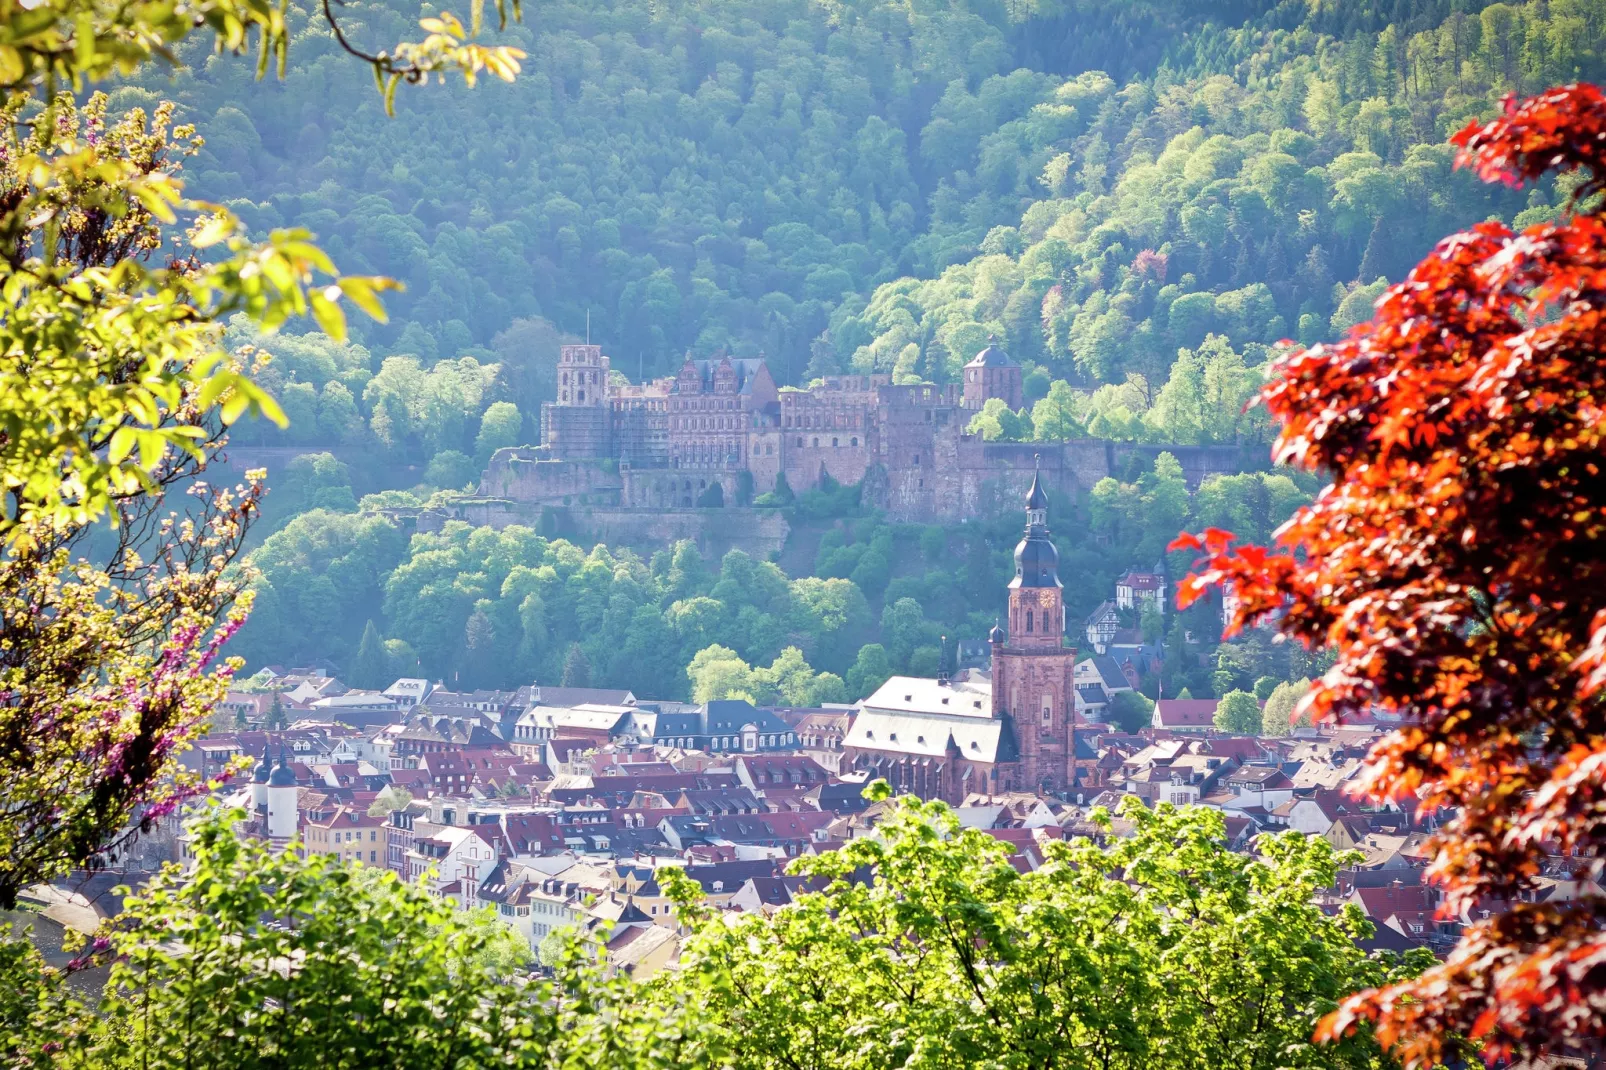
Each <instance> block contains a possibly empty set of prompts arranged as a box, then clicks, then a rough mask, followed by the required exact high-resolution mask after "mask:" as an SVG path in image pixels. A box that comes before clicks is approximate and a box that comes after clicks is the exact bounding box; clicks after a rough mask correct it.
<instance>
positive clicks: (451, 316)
mask: <svg viewBox="0 0 1606 1070" xmlns="http://www.w3.org/2000/svg"><path fill="white" fill-rule="evenodd" d="M1449 6H1450V5H1448V4H1435V3H1410V4H1406V3H1398V4H1395V5H1392V9H1390V7H1389V6H1388V5H1381V6H1379V8H1378V9H1375V10H1374V9H1373V8H1372V7H1368V6H1367V5H1356V4H1333V5H1312V8H1313V11H1307V10H1306V8H1305V6H1304V5H1303V4H1299V3H1284V4H1280V5H1275V6H1272V5H1265V4H1250V3H1236V4H1234V3H1218V4H1205V5H1196V4H1181V3H1137V4H1124V3H1123V4H1113V3H1093V2H1090V0H1080V2H1077V3H1067V4H1024V3H1020V4H1017V3H1012V4H1007V5H1006V4H990V3H984V2H980V0H973V2H969V3H961V4H954V5H951V6H950V5H944V6H942V7H941V8H940V9H932V10H929V11H928V10H926V9H924V8H921V7H918V6H915V7H903V6H894V5H890V4H884V3H863V4H834V3H833V4H825V3H815V2H811V0H747V2H731V3H721V4H718V5H703V6H697V5H687V4H648V3H644V2H641V0H611V2H601V3H595V4H570V3H553V4H544V5H541V6H540V7H539V8H536V9H532V11H531V14H530V18H529V19H528V21H527V22H526V24H524V25H522V26H516V27H514V28H512V29H510V30H509V32H508V34H507V35H506V37H507V39H508V40H510V41H512V42H514V43H517V44H519V45H521V47H523V48H525V49H526V50H527V51H528V52H529V57H528V59H527V60H526V61H525V69H524V71H523V73H522V74H521V76H520V78H519V79H518V81H517V82H516V83H515V84H513V85H511V86H504V85H500V84H497V85H488V86H485V87H482V88H481V89H480V90H479V91H477V93H478V95H477V96H476V97H475V98H473V99H472V100H471V99H469V98H467V97H465V96H464V95H462V94H449V93H445V92H441V93H434V92H426V93H421V94H413V95H411V96H407V97H404V99H403V100H402V102H401V109H402V112H401V116H400V121H396V122H387V121H385V119H384V117H383V109H382V104H381V102H380V101H379V100H378V99H377V98H376V95H375V94H373V93H370V92H368V85H367V82H366V74H365V73H364V72H363V71H362V70H361V69H360V68H358V67H356V66H354V65H352V64H349V63H346V62H343V56H342V55H341V54H340V53H338V50H337V49H336V47H335V45H334V43H333V41H332V40H331V39H330V38H329V37H328V35H327V33H325V32H324V31H322V30H321V29H319V28H317V25H316V24H314V26H313V28H310V29H308V30H307V31H306V32H305V33H303V34H302V35H301V39H298V40H297V42H296V47H295V48H294V49H293V50H292V52H291V56H292V61H291V62H292V65H293V67H294V69H293V70H292V71H291V72H290V77H289V78H288V79H287V80H286V81H285V82H284V83H283V84H282V85H279V84H275V85H274V86H273V87H272V89H271V90H270V91H269V92H267V93H259V92H255V91H254V90H253V89H252V83H251V76H250V72H249V71H248V70H247V69H245V67H244V66H243V65H240V64H229V63H214V64H208V63H201V64H198V65H197V66H196V70H195V72H194V73H193V74H189V73H187V74H184V75H182V76H181V77H180V78H179V79H178V81H177V82H176V83H174V84H172V85H166V84H161V83H154V84H152V85H151V86H150V87H149V89H146V90H138V89H133V88H125V89H124V90H122V91H121V93H120V94H119V96H120V98H121V99H120V100H119V101H118V103H132V102H134V100H136V99H138V98H142V97H143V98H144V99H147V100H150V99H154V97H155V95H156V94H163V95H172V96H175V97H176V99H178V100H179V101H180V103H181V104H183V105H184V106H185V117H186V118H191V119H193V120H195V121H196V122H197V123H198V124H199V126H200V128H201V131H202V133H203V134H204V136H205V137H206V140H207V145H206V148H205V149H204V150H203V151H202V153H201V155H200V157H199V158H198V159H196V160H195V161H193V163H192V164H191V166H190V177H191V179H192V181H193V183H194V188H195V191H196V192H197V193H199V194H201V195H204V196H209V197H213V198H216V199H219V200H222V201H224V202H226V203H228V204H230V205H231V206H232V207H234V208H236V209H237V210H238V211H240V213H241V214H242V215H243V216H244V218H245V219H246V220H247V221H249V222H250V223H251V224H252V225H254V226H256V227H258V228H266V227H270V226H278V225H283V224H290V223H294V224H300V225H304V226H308V227H310V228H311V229H312V230H314V231H315V232H316V233H317V234H318V235H319V236H320V238H321V239H322V241H323V242H324V243H325V244H326V246H327V247H328V249H329V251H330V252H331V253H332V254H333V255H334V256H335V258H336V260H337V262H339V263H341V264H342V265H344V266H347V267H348V269H349V270H371V271H377V272H385V273H389V274H391V275H393V276H395V277H397V278H399V279H401V280H403V281H404V282H406V284H407V286H408V290H407V292H406V293H405V294H403V295H401V296H399V297H396V298H394V299H393V300H392V309H393V312H394V315H393V318H392V320H391V323H390V325H389V326H387V327H372V328H370V329H369V330H368V334H367V336H366V337H365V338H363V339H361V341H363V342H364V343H365V344H366V345H367V346H368V348H369V350H370V352H371V353H372V355H373V360H372V361H371V362H370V363H371V364H372V365H373V366H372V367H371V368H370V369H369V370H371V371H372V370H377V361H378V359H379V358H382V357H383V356H388V355H392V354H396V353H410V354H414V355H416V356H417V357H419V358H420V359H421V360H422V361H423V362H424V363H425V364H426V365H427V364H429V363H430V362H433V361H434V360H436V359H438V358H449V357H458V356H462V355H464V354H465V353H468V354H472V355H474V356H476V357H477V359H479V360H480V361H481V362H483V363H489V362H493V361H496V360H503V361H506V362H510V363H519V362H521V361H524V360H526V359H528V354H527V353H525V352H521V350H522V349H527V348H528V347H527V346H525V345H524V344H522V342H521V341H520V340H519V339H518V338H516V337H513V336H509V337H508V338H505V339H504V341H503V344H501V345H498V344H497V338H498V335H500V334H502V333H503V332H505V331H507V330H508V329H509V328H510V326H512V325H513V324H514V323H515V321H516V320H520V319H525V318H530V317H542V318H544V319H546V320H548V321H550V322H552V323H554V324H556V325H557V326H558V327H559V328H560V329H562V330H565V331H569V332H581V331H583V330H584V328H585V322H586V316H587V313H588V312H589V313H590V315H591V318H592V326H593V336H594V337H595V338H597V339H598V340H600V341H603V342H604V343H606V344H607V345H608V347H609V349H610V351H611V352H612V353H613V354H614V355H615V356H616V358H617V359H618V361H619V364H620V366H621V367H622V368H623V369H625V370H628V371H630V372H631V373H632V374H634V373H635V372H636V371H637V370H638V369H641V368H644V369H646V370H647V371H648V372H649V373H650V372H653V371H657V372H663V371H665V370H667V369H669V368H670V367H671V365H672V363H673V362H675V361H677V360H678V358H679V357H680V355H681V354H682V353H683V352H684V351H685V350H687V349H691V350H693V351H695V352H697V353H700V354H706V353H708V352H710V351H712V350H713V349H715V348H717V347H720V346H729V347H731V348H732V349H733V350H735V351H737V352H739V353H743V354H753V353H756V352H760V351H762V352H764V353H765V354H766V355H767V356H768V357H769V358H770V360H771V362H772V364H773V365H774V367H775V371H776V373H777V378H778V380H779V381H781V382H798V381H801V380H803V379H805V378H806V377H807V376H808V375H809V374H810V371H809V368H808V364H809V361H810V358H811V342H813V340H814V339H815V338H816V337H817V336H819V335H820V334H821V332H822V331H825V330H827V329H828V328H829V330H830V332H831V333H830V338H831V340H832V346H831V347H830V348H829V350H827V349H825V348H824V347H820V348H818V349H817V350H816V352H817V354H818V355H817V356H816V357H815V362H816V367H815V369H814V371H819V370H823V368H824V367H826V366H830V365H832V364H841V365H848V364H855V365H857V366H860V367H870V366H874V367H876V368H878V369H883V370H892V369H894V368H896V367H898V366H899V362H900V359H901V360H902V361H903V367H902V368H901V369H900V370H902V371H903V372H904V373H906V374H922V375H926V376H927V377H930V378H935V379H946V378H951V377H952V375H953V372H954V368H955V366H956V364H957V363H958V362H960V361H962V360H963V359H964V358H966V357H968V355H969V354H970V353H971V352H973V351H974V350H975V349H976V348H978V347H979V346H980V345H981V344H982V342H983V341H984V340H985V337H986V335H987V334H988V333H989V332H997V333H999V334H1000V335H1001V336H1004V337H1007V338H1008V340H1009V345H1010V347H1011V349H1012V351H1013V352H1016V353H1017V354H1018V355H1019V356H1020V357H1022V358H1025V359H1028V360H1032V361H1039V362H1042V363H1043V364H1044V366H1045V368H1046V370H1047V371H1049V372H1051V373H1052V374H1053V375H1054V376H1055V377H1061V376H1066V375H1073V374H1074V375H1078V376H1080V377H1081V380H1082V381H1084V382H1087V383H1088V384H1090V385H1091V384H1096V383H1097V382H1099V381H1116V382H1119V381H1120V380H1121V379H1122V377H1123V376H1124V374H1125V373H1126V372H1128V371H1142V372H1144V373H1146V374H1147V375H1148V376H1149V378H1150V380H1151V381H1155V380H1157V379H1163V377H1164V373H1165V370H1166V368H1167V367H1168V366H1169V364H1170V362H1171V360H1172V359H1173V358H1174V356H1175V353H1176V349H1177V348H1178V346H1194V345H1197V344H1198V343H1199V342H1201V341H1202V340H1203V337H1204V335H1205V333H1206V332H1207V331H1209V330H1212V329H1214V330H1219V331H1222V332H1224V333H1225V334H1226V335H1227V336H1228V337H1229V339H1231V341H1232V342H1233V343H1234V344H1235V345H1242V344H1245V343H1264V342H1267V341H1273V340H1275V339H1276V338H1278V337H1280V336H1282V335H1292V334H1297V335H1299V336H1301V337H1305V338H1310V337H1315V336H1317V335H1320V334H1323V333H1325V332H1327V331H1328V330H1329V329H1331V326H1332V325H1333V323H1334V321H1335V314H1336V318H1337V322H1338V323H1339V324H1340V325H1342V323H1344V322H1347V321H1348V320H1350V319H1353V318H1354V317H1355V315H1356V314H1357V313H1358V311H1359V308H1358V307H1357V306H1361V307H1364V302H1363V301H1359V300H1356V301H1349V302H1348V303H1346V302H1345V300H1344V298H1345V295H1346V293H1347V289H1346V290H1335V287H1344V288H1348V287H1351V286H1353V285H1355V284H1356V283H1362V284H1364V283H1370V282H1371V281H1372V280H1373V279H1374V278H1376V277H1377V276H1379V275H1386V274H1388V273H1389V272H1391V271H1397V270H1399V269H1400V268H1401V267H1402V266H1403V265H1405V264H1406V263H1408V262H1410V260H1411V259H1412V258H1413V257H1414V255H1416V254H1417V253H1419V252H1420V251H1421V249H1422V247H1423V246H1424V245H1425V244H1426V243H1427V242H1428V241H1429V240H1430V239H1431V237H1432V236H1433V235H1436V234H1439V233H1443V232H1445V231H1446V230H1447V229H1450V228H1452V227H1454V226H1456V225H1458V224H1462V223H1465V222H1467V221H1469V220H1475V219H1477V218H1480V217H1482V216H1484V215H1487V214H1489V213H1490V212H1496V211H1499V212H1504V213H1507V214H1510V213H1514V212H1516V211H1520V210H1521V209H1522V208H1523V207H1525V206H1526V204H1527V202H1526V201H1524V200H1521V199H1518V198H1514V197H1507V198H1504V199H1502V198H1501V197H1499V196H1498V195H1497V194H1496V195H1491V194H1490V193H1488V192H1486V190H1485V189H1482V188H1480V187H1478V185H1477V184H1476V183H1474V182H1471V181H1468V180H1465V179H1464V178H1458V177H1456V176H1454V175H1452V174H1451V171H1450V167H1449V154H1448V152H1447V150H1445V149H1444V147H1443V144H1442V143H1443V140H1444V136H1445V134H1446V132H1447V131H1449V130H1450V129H1452V128H1453V127H1455V126H1457V125H1459V124H1460V123H1462V122H1464V121H1465V119H1466V118H1467V117H1469V116H1471V115H1473V114H1476V113H1478V112H1480V111H1485V110H1487V109H1488V107H1489V104H1490V102H1491V101H1492V100H1493V99H1494V98H1495V97H1496V96H1497V95H1498V94H1500V93H1502V92H1505V91H1507V90H1516V89H1521V88H1524V87H1527V88H1532V87H1533V86H1535V85H1539V84H1542V83H1546V82H1554V81H1559V80H1565V79H1567V78H1570V77H1572V76H1574V75H1576V74H1583V75H1589V74H1591V73H1593V72H1594V71H1595V70H1596V68H1597V65H1598V63H1599V57H1598V53H1599V42H1600V39H1601V34H1602V24H1603V20H1606V4H1603V3H1600V2H1599V0H1562V2H1556V3H1538V2H1535V3H1531V4H1528V5H1526V6H1511V5H1505V4H1495V5H1490V6H1487V7H1483V9H1482V10H1481V11H1472V12H1469V11H1466V10H1463V11H1461V12H1458V13H1453V14H1451V13H1448V10H1447V9H1448V7H1449ZM1462 6H1466V5H1462ZM1471 6H1473V7H1479V6H1481V5H1477V4H1476V3H1474V4H1472V5H1471ZM347 10H348V17H350V18H351V19H353V20H354V21H353V22H352V25H353V32H354V36H356V37H357V38H359V39H360V40H369V41H373V42H384V41H387V40H390V39H393V38H394V37H395V36H396V35H398V34H401V33H403V32H404V31H405V28H406V24H407V22H408V21H409V18H410V16H404V15H403V14H402V12H401V9H400V7H399V6H398V7H391V6H387V5H376V4H367V3H364V4H354V5H351V6H350V7H349V8H348V9H347ZM1246 17H1250V18H1252V21H1251V22H1249V23H1248V24H1247V25H1243V26H1238V25H1235V24H1236V22H1237V21H1238V20H1240V19H1243V18H1246ZM1441 20H1442V21H1441ZM1333 34H1340V35H1342V36H1332V35H1333ZM331 102H338V106H335V107H331V106H330V105H331ZM906 277H907V278H910V279H924V280H932V281H925V282H902V281H897V282H895V281H894V280H898V279H903V278H906ZM882 284H885V285H882ZM878 285H882V288H881V289H880V290H878V291H875V293H874V296H873V297H871V296H870V294H871V291H872V290H875V287H877V286H878ZM866 298H868V299H869V300H868V304H866ZM1179 302H1180V304H1179ZM1173 306H1176V307H1175V308H1174V309H1173ZM911 343H912V344H914V345H916V346H917V347H918V352H917V354H915V355H914V356H913V357H912V359H911V358H910V357H909V355H908V354H907V353H906V350H907V347H908V346H909V345H910V344H911ZM866 347H867V348H866ZM524 371H526V372H527V373H528V374H529V375H534V376H535V377H536V378H539V376H538V374H537V373H536V372H535V371H534V370H533V369H524ZM516 378H517V377H516V376H513V375H510V376H509V379H510V381H511V380H513V379H516ZM315 385H317V386H319V387H321V386H322V384H321V383H317V384H315ZM348 385H349V384H348ZM1156 385H1158V383H1157V382H1156ZM1045 388H1046V385H1045ZM525 390H526V391H527V392H528V393H529V397H528V398H527V399H519V398H514V399H512V400H525V401H526V404H525V405H524V406H523V407H525V408H528V407H529V403H530V402H533V401H534V400H535V398H536V395H537V394H538V393H539V390H540V386H539V385H531V384H525ZM355 393H356V395H357V396H358V399H359V401H360V395H361V391H360V390H358V391H356V392H355Z"/></svg>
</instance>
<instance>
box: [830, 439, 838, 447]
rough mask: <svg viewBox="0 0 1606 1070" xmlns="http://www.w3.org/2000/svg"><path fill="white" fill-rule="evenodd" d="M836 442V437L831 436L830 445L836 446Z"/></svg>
mask: <svg viewBox="0 0 1606 1070" xmlns="http://www.w3.org/2000/svg"><path fill="white" fill-rule="evenodd" d="M836 444H837V440H836V439H834V438H833V439H832V440H831V445H832V446H833V447H835V446H836Z"/></svg>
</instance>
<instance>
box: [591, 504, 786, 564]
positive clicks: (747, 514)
mask: <svg viewBox="0 0 1606 1070" xmlns="http://www.w3.org/2000/svg"><path fill="white" fill-rule="evenodd" d="M565 512H566V513H567V516H566V517H565V518H564V523H563V526H564V530H565V531H568V530H572V531H573V534H572V535H569V536H568V537H569V538H571V539H575V540H577V541H579V542H581V543H584V544H586V545H589V544H591V543H595V542H601V543H607V544H608V545H609V546H668V545H670V544H671V543H674V542H677V541H679V540H681V539H690V540H691V541H693V542H695V543H696V544H697V549H698V550H699V551H700V552H701V553H702V555H703V557H704V559H706V560H710V561H717V560H718V559H719V558H721V557H723V556H724V555H725V553H726V551H728V550H742V551H744V552H745V553H748V554H751V555H753V556H754V557H756V558H759V559H761V560H764V559H767V558H768V557H769V555H770V554H772V553H778V552H780V549H781V547H783V546H784V545H786V536H787V534H788V532H789V531H790V527H789V525H788V524H787V522H786V518H785V517H784V516H782V515H781V513H780V510H777V509H664V510H654V511H651V512H647V511H643V510H639V509H624V508H608V507H601V506H592V507H584V506H581V507H574V508H570V509H568V510H566V511H565Z"/></svg>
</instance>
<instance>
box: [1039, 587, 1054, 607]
mask: <svg viewBox="0 0 1606 1070" xmlns="http://www.w3.org/2000/svg"><path fill="white" fill-rule="evenodd" d="M1037 601H1038V603H1039V604H1040V605H1041V606H1042V607H1043V608H1044V609H1053V608H1054V592H1053V591H1047V590H1045V591H1044V592H1043V593H1042V594H1040V595H1038V596H1037Z"/></svg>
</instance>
